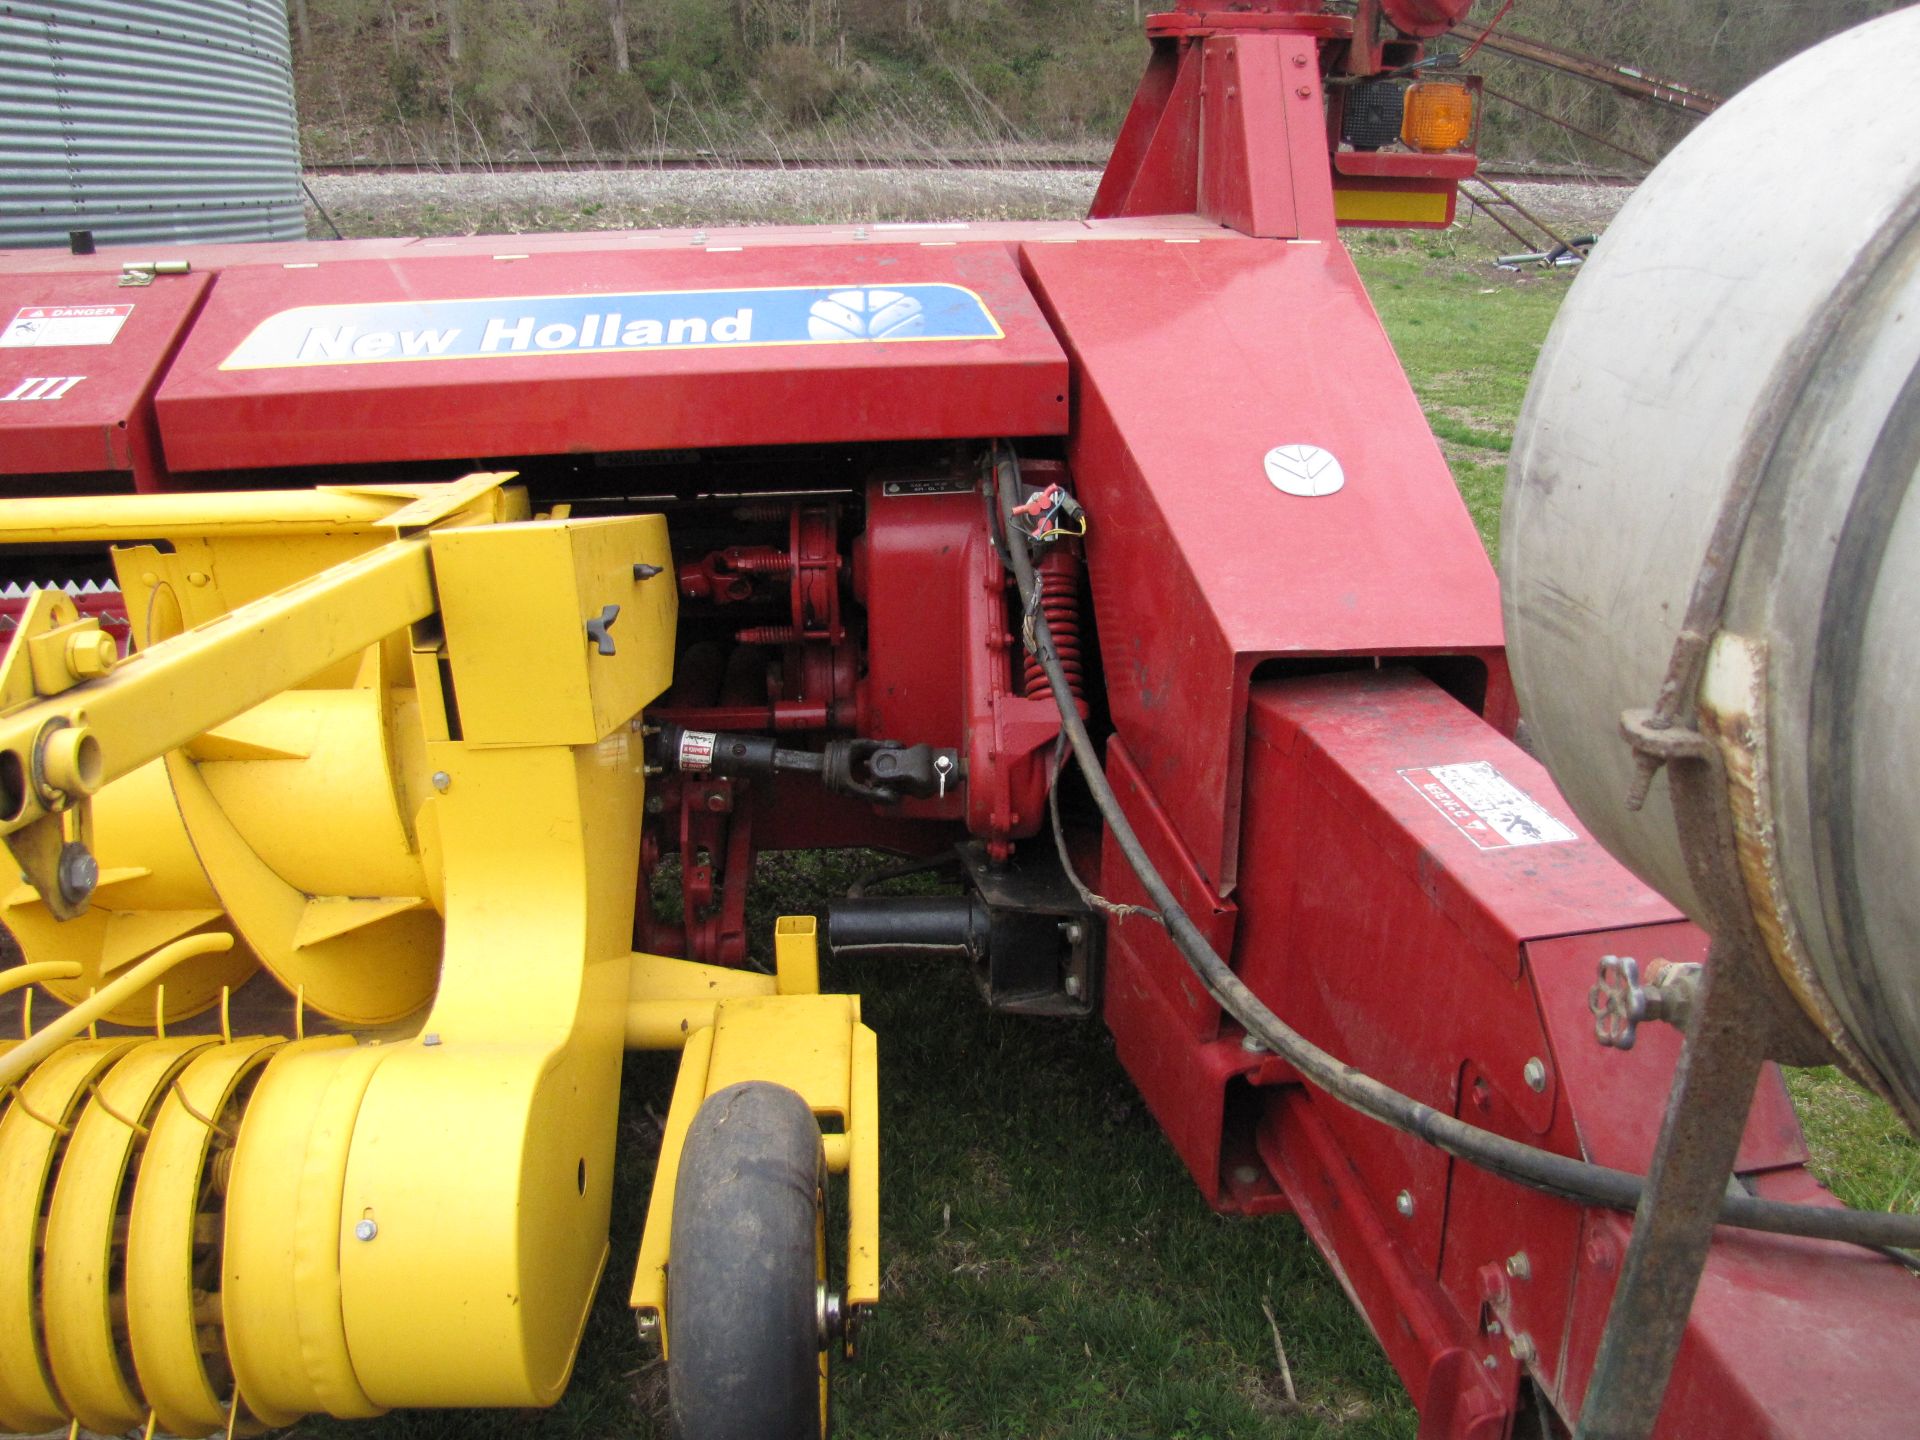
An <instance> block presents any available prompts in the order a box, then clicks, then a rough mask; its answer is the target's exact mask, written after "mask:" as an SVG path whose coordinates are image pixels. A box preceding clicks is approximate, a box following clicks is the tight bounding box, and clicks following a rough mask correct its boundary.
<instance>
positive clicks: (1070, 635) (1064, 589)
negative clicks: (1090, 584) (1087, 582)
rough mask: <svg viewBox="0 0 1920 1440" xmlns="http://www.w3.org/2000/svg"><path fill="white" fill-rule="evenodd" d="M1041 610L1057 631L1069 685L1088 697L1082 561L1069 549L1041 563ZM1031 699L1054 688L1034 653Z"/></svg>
mask: <svg viewBox="0 0 1920 1440" xmlns="http://www.w3.org/2000/svg"><path fill="white" fill-rule="evenodd" d="M1039 572H1040V573H1039V579H1040V613H1041V614H1042V615H1044V616H1046V617H1047V628H1048V629H1049V630H1051V631H1052V632H1053V648H1054V650H1055V652H1056V653H1057V654H1058V655H1059V656H1060V668H1061V669H1062V670H1064V671H1066V672H1067V686H1068V688H1069V689H1071V690H1072V691H1073V698H1074V699H1076V700H1082V699H1085V698H1086V695H1085V689H1084V686H1083V685H1082V683H1081V676H1082V667H1081V662H1080V561H1079V559H1078V557H1077V556H1075V555H1074V554H1073V553H1072V552H1070V551H1067V550H1060V549H1056V550H1053V551H1050V552H1049V553H1048V555H1047V557H1046V558H1045V559H1044V560H1042V561H1041V562H1040V565H1039ZM1025 689H1026V695H1027V698H1028V699H1029V700H1044V699H1045V698H1047V696H1048V695H1050V694H1051V693H1052V691H1051V690H1050V689H1049V688H1048V685H1047V672H1046V671H1045V670H1044V669H1042V668H1041V665H1040V662H1039V661H1038V660H1037V659H1035V658H1034V657H1033V656H1032V655H1028V656H1027V671H1026V680H1025Z"/></svg>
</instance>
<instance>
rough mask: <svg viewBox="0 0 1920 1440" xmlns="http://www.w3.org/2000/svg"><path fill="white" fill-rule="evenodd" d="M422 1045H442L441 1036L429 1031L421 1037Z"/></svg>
mask: <svg viewBox="0 0 1920 1440" xmlns="http://www.w3.org/2000/svg"><path fill="white" fill-rule="evenodd" d="M420 1043H421V1044H422V1045H438V1044H439V1043H440V1036H439V1034H438V1032H436V1031H428V1032H427V1033H426V1034H425V1035H422V1036H421V1037H420Z"/></svg>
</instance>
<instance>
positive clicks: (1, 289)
mask: <svg viewBox="0 0 1920 1440" xmlns="http://www.w3.org/2000/svg"><path fill="white" fill-rule="evenodd" d="M118 282H119V271H118V270H117V269H115V270H104V271H96V272H94V273H88V272H85V271H78V270H75V271H68V272H66V273H62V274H45V275H11V274H10V275H0V475H51V474H97V473H99V472H102V471H116V470H119V471H132V472H135V473H137V474H139V475H140V476H141V477H142V479H143V481H144V479H145V477H146V475H148V474H149V473H150V472H151V469H152V461H153V436H152V419H151V414H150V411H149V405H148V402H149V399H150V397H151V396H152V394H153V389H154V386H155V384H156V383H157V382H158V380H159V377H160V373H161V371H162V370H163V369H164V368H165V366H166V363H167V357H168V356H169V355H171V354H172V353H173V349H174V346H175V345H176V344H177V343H178V342H179V338H180V332H181V331H182V330H183V329H184V328H185V326H186V324H187V321H188V319H189V317H190V316H191V315H192V314H193V311H194V307H195V306H196V305H197V304H199V301H200V297H201V295H202V293H203V292H204V291H205V290H206V288H207V277H206V276H205V275H165V276H161V277H160V278H159V279H157V280H155V281H154V283H153V284H151V285H147V286H122V285H120V284H119V283H118ZM19 488H24V489H26V490H33V489H34V488H35V487H33V486H25V487H19Z"/></svg>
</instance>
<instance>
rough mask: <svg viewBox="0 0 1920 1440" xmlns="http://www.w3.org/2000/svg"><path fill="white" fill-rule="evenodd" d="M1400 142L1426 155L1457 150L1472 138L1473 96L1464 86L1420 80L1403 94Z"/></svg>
mask: <svg viewBox="0 0 1920 1440" xmlns="http://www.w3.org/2000/svg"><path fill="white" fill-rule="evenodd" d="M1401 114H1402V119H1401V125H1400V138H1401V139H1402V140H1404V141H1406V142H1407V144H1409V145H1411V146H1412V147H1413V148H1414V149H1415V150H1418V151H1420V152H1421V153H1422V154H1426V155H1438V154H1441V153H1442V152H1444V151H1447V150H1458V149H1459V148H1460V147H1461V146H1462V145H1464V144H1466V143H1467V139H1468V137H1469V136H1471V135H1472V134H1473V93H1472V92H1471V91H1469V90H1468V89H1467V87H1466V86H1464V85H1454V84H1449V83H1445V82H1440V81H1432V80H1422V81H1420V82H1418V83H1417V84H1415V85H1413V86H1411V87H1410V88H1409V89H1408V90H1407V99H1406V108H1405V110H1403V111H1402V112H1401Z"/></svg>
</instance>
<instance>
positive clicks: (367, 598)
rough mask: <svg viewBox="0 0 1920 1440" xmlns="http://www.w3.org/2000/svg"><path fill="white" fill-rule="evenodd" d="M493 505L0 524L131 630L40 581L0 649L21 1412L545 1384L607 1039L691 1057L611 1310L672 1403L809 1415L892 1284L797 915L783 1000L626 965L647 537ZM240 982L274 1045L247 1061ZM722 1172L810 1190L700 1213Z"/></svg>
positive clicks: (636, 815)
mask: <svg viewBox="0 0 1920 1440" xmlns="http://www.w3.org/2000/svg"><path fill="white" fill-rule="evenodd" d="M512 478H513V477H512V476H511V475H508V474H480V475H473V476H469V477H467V478H466V479H464V480H460V481H456V482H453V483H451V484H446V485H407V486H374V487H338V488H325V489H319V490H314V491H311V492H283V493H271V494H224V495H222V494H204V495H193V496H131V497H125V498H112V499H101V498H89V499H86V500H83V501H63V500H50V501H13V502H9V505H8V507H7V511H6V516H5V520H4V523H3V524H0V544H11V543H23V542H34V541H61V542H76V541H86V542H106V543H110V544H112V545H113V546H114V547H115V548H114V550H113V556H114V563H115V566H116V569H117V571H118V575H119V580H120V584H121V588H122V590H123V591H124V592H125V595H126V600H127V610H128V615H129V619H130V622H131V627H132V631H133V636H134V643H135V647H136V648H135V650H134V653H132V654H131V655H130V656H128V657H127V658H126V659H124V660H120V659H119V658H118V657H117V656H116V655H115V654H114V647H113V645H112V643H111V641H110V640H107V639H106V637H104V636H103V635H102V634H101V632H100V631H99V629H98V625H97V622H95V621H94V620H93V619H91V618H86V617H82V616H80V615H79V614H78V613H77V612H76V610H75V608H74V606H73V604H72V602H71V601H70V600H69V599H68V598H67V597H66V596H64V595H62V594H60V593H58V592H54V591H43V592H38V593H36V594H35V595H34V597H33V598H32V600H31V601H30V603H29V604H28V606H27V609H26V613H25V616H24V618H23V620H22V622H21V625H20V628H19V630H18V631H17V632H16V633H15V635H14V636H13V639H12V641H11V644H10V645H9V647H8V649H7V651H6V655H5V659H4V661H3V662H0V833H4V834H5V837H6V842H7V845H8V848H9V849H10V850H11V851H12V852H13V856H14V858H15V860H16V862H17V863H18V865H19V868H20V871H21V873H22V877H23V881H24V883H23V884H22V885H21V886H20V887H19V888H18V889H16V890H14V891H13V892H12V893H11V894H9V895H7V896H5V897H4V899H0V914H3V915H4V918H5V921H6V924H7V926H8V928H9V929H11V930H12V931H13V933H14V935H15V936H16V938H17V939H18V941H19V943H20V946H21V948H22V950H23V951H24V953H25V956H26V964H25V965H23V966H21V967H18V968H16V969H15V970H13V971H11V972H7V973H6V974H5V975H4V976H0V989H6V988H11V987H12V986H15V985H21V984H27V983H33V984H37V985H39V986H41V987H43V988H44V989H45V990H47V991H48V992H50V993H51V994H53V995H54V996H55V997H57V998H58V999H59V1000H61V1001H64V1002H66V1004H67V1005H68V1006H70V1007H71V1008H69V1009H67V1010H66V1011H65V1013H63V1014H60V1015H58V1016H57V1017H55V1018H52V1019H50V1020H49V1019H44V1018H43V1020H42V1023H40V1024H39V1025H38V1027H37V1028H36V1027H35V1026H34V1025H33V1023H32V1018H31V1008H30V1007H29V1008H28V1011H27V1014H28V1020H27V1028H28V1033H27V1035H26V1037H25V1038H24V1039H23V1040H22V1041H21V1042H20V1043H18V1044H16V1045H13V1046H11V1047H10V1048H8V1049H6V1051H5V1052H4V1053H0V1084H3V1085H4V1086H5V1090H4V1094H5V1102H6V1103H5V1110H4V1113H3V1114H0V1424H4V1425H5V1426H6V1427H7V1428H10V1429H13V1430H17V1431H23V1432H31V1431H44V1430H47V1429H50V1428H53V1427H55V1426H61V1425H68V1424H71V1423H73V1422H77V1423H79V1424H80V1425H83V1426H86V1427H88V1428H90V1429H95V1430H100V1431H115V1430H124V1429H127V1428H130V1427H133V1426H137V1425H145V1426H148V1427H149V1428H152V1429H157V1430H161V1431H166V1432H169V1433H173V1434H178V1435H184V1436H205V1435H212V1434H215V1433H232V1432H234V1431H236V1430H239V1429H243V1428H245V1427H247V1426H248V1425H251V1424H255V1423H264V1424H268V1425H282V1424H288V1423H291V1422H292V1421H294V1420H296V1419H297V1418H299V1417H300V1416H302V1415H304V1414H307V1413H310V1412H322V1413H326V1414H330V1415H335V1416H341V1417H352V1416H367V1415H374V1414H377V1413H379V1412H381V1411H383V1410H386V1409H388V1408H391V1407H395V1406H414V1405H433V1406H476V1405H512V1406H520V1405H542V1404H546V1403H549V1402H551V1401H553V1400H554V1399H556V1398H557V1397H558V1396H559V1394H560V1392H561V1390H562V1389H563V1387H564V1386H565V1384H566V1381H567V1378H568V1375H569V1373H570V1371H571V1369H572V1365H573V1358H574V1353H575V1350H576V1348H577V1345H578V1342H579V1337H580V1332H581V1328H582V1325H583V1324H584V1322H585V1319H586V1315H587V1311H588V1307H589V1304H590V1302H591V1300H592V1297H593V1294H594V1291H595V1288H596V1286H597V1284H598V1282H599V1280H600V1276H601V1272H602V1270H603V1269H604V1267H605V1264H606V1261H607V1256H608V1239H607V1220H608V1212H609V1206H610V1197H611V1190H612V1179H613V1147H614V1137H615V1129H616V1126H615V1119H616V1109H617V1104H618V1090H619V1076H620V1061H621V1056H622V1053H623V1051H624V1050H625V1049H626V1048H629V1047H636V1048H637V1047H645V1048H684V1052H685V1054H684V1058H683V1061H682V1064H681V1072H680V1079H679V1082H678V1084H677V1086H676V1089H675V1092H674V1096H673V1101H672V1105H671V1109H670V1113H669V1117H668V1123H667V1133H666V1136H665V1142H664V1144H663V1147H662V1155H661V1163H660V1170H659V1175H658V1178H657V1180H656V1183H655V1189H654V1196H653V1201H652V1207H651V1209H650V1211H649V1214H648V1219H647V1225H646V1231H645V1235H644V1238H643V1241H642V1245H641V1253H640V1258H639V1263H638V1267H637V1272H636V1277H635V1282H634V1289H633V1304H634V1306H635V1307H636V1308H637V1309H638V1311H639V1314H640V1319H641V1328H642V1330H643V1331H654V1332H657V1333H658V1334H659V1337H660V1340H661V1342H662V1344H663V1345H664V1344H667V1343H668V1342H669V1339H670V1341H671V1351H670V1364H672V1365H674V1366H675V1367H676V1372H675V1396H676V1400H675V1403H676V1407H677V1408H679V1407H680V1406H681V1405H682V1401H683V1399H684V1402H685V1405H686V1406H687V1407H692V1408H690V1409H689V1410H688V1415H689V1416H694V1411H695V1410H697V1407H698V1406H700V1405H702V1404H707V1405H709V1406H713V1405H718V1406H720V1407H721V1408H720V1409H719V1410H714V1411H711V1413H713V1414H716V1415H727V1416H735V1417H737V1416H739V1415H741V1414H743V1413H746V1412H744V1411H742V1410H741V1409H740V1408H739V1407H740V1406H742V1405H745V1404H751V1403H759V1402H757V1401H753V1400H752V1399H751V1397H742V1396H740V1395H730V1394H727V1393H723V1392H724V1384H723V1380H724V1376H725V1375H726V1374H727V1373H731V1372H732V1371H736V1370H738V1369H739V1367H740V1365H741V1364H742V1362H745V1363H747V1364H749V1365H750V1366H752V1367H755V1368H756V1369H758V1370H759V1371H760V1373H762V1374H763V1375H767V1376H778V1375H785V1376H787V1377H788V1378H789V1381H792V1380H793V1377H796V1376H797V1377H799V1380H798V1381H797V1382H794V1383H800V1384H803V1385H804V1386H805V1387H807V1388H806V1389H804V1390H803V1391H802V1392H801V1393H802V1399H803V1401H804V1405H805V1413H806V1416H807V1419H808V1428H809V1429H810V1428H811V1417H812V1416H813V1414H814V1413H815V1411H816V1408H817V1412H818V1414H819V1415H821V1416H824V1414H825V1388H824V1385H825V1378H824V1377H825V1374H826V1368H825V1367H826V1355H827V1353H828V1350H829V1347H830V1344H831V1343H833V1342H841V1343H843V1344H845V1345H846V1346H847V1347H848V1348H849V1349H850V1348H851V1345H852V1336H853V1322H854V1321H855V1320H856V1319H857V1318H858V1317H859V1316H860V1315H861V1314H863V1313H864V1312H865V1311H866V1310H867V1309H869V1308H870V1307H871V1306H872V1305H873V1304H874V1303H875V1302H876V1301H877V1299H878V1285H879V1268H878V1195H879V1179H878V1154H879V1151H878V1116H877V1109H878V1104H877V1101H878V1083H877V1076H876V1069H875V1060H874V1055H875V1050H874V1036H873V1032H872V1031H871V1030H869V1029H867V1028H866V1027H865V1026H864V1025H862V1024H861V1023H860V1007H859V1000H858V997H855V996H846V995H821V994H820V993H819V977H818V963H817V959H816V952H815V935H814V923H813V921H812V920H811V919H810V918H807V917H790V918H788V919H784V920H782V921H780V923H779V928H778V932H777V935H776V957H777V966H776V973H775V974H773V975H760V974H757V973H753V972H747V971H735V970H727V969H721V968H718V967H710V966H704V965H698V964H693V963H690V962H686V961H680V960H671V959H666V958H663V957H660V956H654V955H644V954H635V953H634V952H633V950H632V933H633V919H634V904H635V892H634V883H633V878H634V876H635V874H636V873H637V872H638V869H639V847H640V827H641V817H642V813H643V810H642V801H643V792H644V786H645V768H646V767H645V764H644V761H643V758H642V746H641V737H640V734H639V732H640V730H641V724H640V720H639V718H638V717H639V714H640V710H641V707H642V706H643V705H645V704H646V703H647V702H648V701H650V700H652V699H653V698H654V697H655V696H657V695H658V694H660V693H661V691H662V690H663V689H664V688H665V687H666V685H667V683H668V681H669V679H670V672H671V666H672V656H673V637H674V625H675V619H676V609H677V606H676V596H675V591H674V589H673V584H672V580H671V575H672V562H671V559H670V557H669V554H668V548H667V527H666V522H665V520H664V519H662V518H661V517H659V516H636V517H622V518H615V519H595V520H573V519H568V518H539V519H536V518H531V517H529V515H528V513H527V505H526V501H525V498H524V495H523V494H522V493H521V492H519V491H518V490H516V489H514V488H512V487H510V486H508V485H507V484H506V482H507V481H509V480H511V479H512ZM662 573H664V574H665V575H667V576H668V578H667V579H665V580H656V579H655V577H657V576H659V575H661V574H662ZM504 576H511V577H512V583H511V584H505V583H502V577H504ZM649 582H653V583H649ZM257 969H264V970H265V971H267V972H268V973H269V975H270V976H271V978H272V980H274V981H277V982H278V983H279V985H280V986H282V987H284V989H285V990H286V991H287V993H288V995H289V997H290V1001H291V1003H290V1007H289V1008H290V1011H291V1013H292V1015H293V1017H294V1023H293V1026H292V1027H291V1028H292V1030H293V1034H292V1036H291V1037H287V1036H280V1035H236V1034H235V1033H234V1032H233V1024H232V1014H233V1010H234V1008H235V1007H234V1005H233V997H234V995H235V992H236V991H237V990H239V988H240V987H241V986H242V984H243V983H244V982H246V981H247V980H248V978H249V977H250V976H252V975H253V974H254V972H255V971H256V970H257ZM309 1013H311V1014H312V1015H313V1016H315V1017H317V1018H316V1021H315V1027H314V1028H315V1032H316V1033H312V1034H308V1033H307V1023H306V1022H307V1016H308V1015H309ZM195 1017H198V1019H197V1020H196V1018H195ZM102 1023H107V1024H110V1025H113V1026H119V1027H129V1026H137V1027H142V1028H145V1029H148V1030H150V1032H151V1033H150V1035H146V1036H143V1035H138V1034H112V1035H107V1034H102V1033H100V1032H99V1026H100V1024H102ZM169 1027H172V1033H169ZM322 1030H324V1031H325V1032H326V1033H319V1032H320V1031H322ZM186 1031H192V1032H193V1033H185V1032H186ZM730 1122H733V1123H730ZM823 1127H824V1128H825V1129H826V1130H827V1131H828V1132H829V1133H826V1134H824V1135H823V1134H822V1133H821V1132H822V1128H823ZM743 1161H750V1162H753V1164H761V1162H764V1166H763V1168H765V1166H771V1167H774V1169H777V1168H778V1166H780V1165H788V1166H798V1167H800V1169H801V1170H803V1171H804V1172H805V1178H806V1180H807V1182H808V1183H806V1184H804V1185H800V1186H785V1187H774V1188H773V1189H766V1187H762V1191H755V1190H754V1188H753V1187H752V1186H751V1185H749V1186H744V1187H735V1189H734V1190H730V1191H729V1194H728V1195H726V1196H720V1197H718V1198H716V1196H715V1195H714V1194H713V1192H712V1190H711V1188H710V1186H709V1180H708V1178H707V1177H711V1176H713V1175H715V1174H718V1173H720V1172H721V1171H722V1170H725V1169H727V1168H729V1167H731V1168H732V1169H733V1170H738V1169H740V1168H741V1163H742V1162H743ZM748 1168H752V1166H751V1165H749V1166H748ZM768 1173H773V1170H769V1171H768ZM830 1175H842V1176H844V1177H845V1183H846V1185H847V1187H848V1207H847V1208H848V1214H849V1234H848V1238H847V1245H846V1256H847V1261H846V1271H845V1275H844V1279H843V1280H838V1279H837V1278H836V1277H832V1276H830V1275H829V1274H828V1265H827V1256H828V1250H829V1247H828V1245H827V1243H826V1234H825V1228H824V1226H825V1218H824V1217H825V1214H826V1209H825V1193H826V1185H827V1183H828V1177H829V1176H830ZM775 1191H778V1193H775ZM736 1192H737V1193H736ZM794 1196H798V1197H799V1199H798V1200H795V1199H793V1198H792V1197H794ZM740 1224H746V1225H747V1226H748V1228H749V1229H754V1230H755V1233H759V1234H762V1235H765V1236H767V1237H770V1238H769V1239H768V1240H767V1247H768V1248H767V1252H766V1255H764V1256H762V1257H761V1258H762V1259H763V1260H765V1261H766V1262H767V1263H761V1264H756V1265H755V1266H753V1267H750V1268H751V1272H752V1273H751V1274H749V1273H748V1270H747V1269H743V1268H742V1267H741V1266H740V1265H739V1264H738V1259H739V1256H738V1253H737V1233H735V1231H737V1227H738V1225H740ZM730 1225H731V1226H734V1227H735V1231H730V1230H729V1228H728V1227H729V1226H730ZM783 1227H784V1228H783ZM782 1235H784V1236H786V1237H787V1238H786V1239H785V1240H781V1239H779V1237H780V1236H782ZM768 1257H771V1258H770V1259H768ZM729 1287H731V1288H730V1289H729ZM721 1291H727V1292H728V1293H720V1292H721ZM728 1315H755V1316H764V1317H775V1318H776V1319H778V1321H779V1323H778V1324H774V1323H773V1320H767V1321H764V1322H763V1321H756V1322H755V1325H753V1326H746V1327H739V1326H731V1325H729V1324H728V1323H727V1321H726V1317H727V1316H728ZM756 1326H757V1328H756ZM743 1346H745V1347H747V1348H745V1349H742V1347H743ZM756 1347H757V1348H756ZM716 1377H718V1378H716ZM816 1385H817V1387H818V1388H817V1407H816V1403H815V1395H816V1391H815V1389H814V1388H813V1387H815V1386H816ZM716 1386H719V1387H720V1389H718V1390H716V1388H715V1387H716ZM787 1394H788V1398H789V1400H790V1399H791V1396H792V1394H793V1390H792V1384H789V1387H788V1392H787ZM703 1396H704V1397H706V1398H705V1399H703V1398H702V1397H703ZM716 1397H717V1398H716ZM728 1406H731V1407H733V1408H732V1409H727V1408H726V1407H728ZM682 1419H683V1423H688V1424H690V1427H691V1428H690V1430H689V1433H703V1432H700V1431H699V1429H698V1421H697V1416H694V1418H693V1420H691V1421H689V1420H688V1419H687V1417H682Z"/></svg>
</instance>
